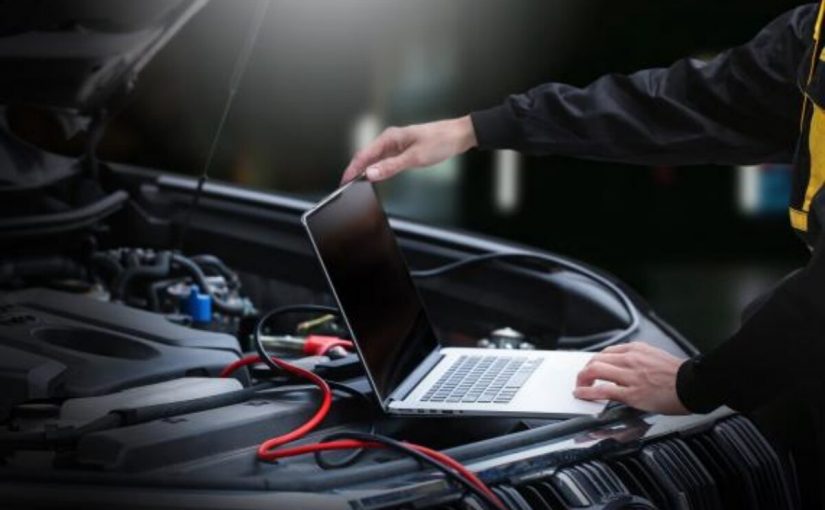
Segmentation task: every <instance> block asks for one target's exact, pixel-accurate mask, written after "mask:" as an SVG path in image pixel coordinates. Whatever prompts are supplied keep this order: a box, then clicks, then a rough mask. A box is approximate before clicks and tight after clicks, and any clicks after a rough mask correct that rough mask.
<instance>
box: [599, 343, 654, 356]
mask: <svg viewBox="0 0 825 510" xmlns="http://www.w3.org/2000/svg"><path fill="white" fill-rule="evenodd" d="M651 349H655V347H653V346H652V345H650V344H646V343H644V342H628V343H626V344H618V345H611V346H610V347H605V348H604V349H603V350H602V351H601V352H603V353H613V354H622V353H626V352H633V351H637V352H641V351H649V350H651Z"/></svg>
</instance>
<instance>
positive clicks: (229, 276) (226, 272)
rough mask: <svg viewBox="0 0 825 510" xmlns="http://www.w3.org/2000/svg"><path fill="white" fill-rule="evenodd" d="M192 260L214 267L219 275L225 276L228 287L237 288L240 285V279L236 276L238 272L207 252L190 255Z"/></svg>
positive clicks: (201, 264) (203, 265)
mask: <svg viewBox="0 0 825 510" xmlns="http://www.w3.org/2000/svg"><path fill="white" fill-rule="evenodd" d="M192 261H193V262H195V263H196V264H198V265H200V266H201V267H212V268H214V269H215V270H216V271H217V272H218V273H220V274H221V276H223V277H224V278H226V283H227V285H229V287H230V288H232V289H237V288H238V287H239V286H240V283H241V280H240V278H238V274H237V273H236V272H235V271H232V270H231V269H229V267H228V266H227V265H226V264H224V262H223V261H222V260H221V259H219V258H218V257H216V256H214V255H209V254H203V255H194V256H192Z"/></svg>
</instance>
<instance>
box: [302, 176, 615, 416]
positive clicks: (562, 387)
mask: <svg viewBox="0 0 825 510" xmlns="http://www.w3.org/2000/svg"><path fill="white" fill-rule="evenodd" d="M301 221H302V223H303V225H304V227H305V228H306V230H307V232H308V234H309V237H310V240H311V241H312V245H313V247H314V249H315V252H316V255H317V257H318V260H319V261H320V264H321V267H322V269H323V272H324V274H325V275H326V278H327V280H328V282H329V286H330V288H331V290H332V293H333V296H334V297H335V300H336V301H337V303H338V306H339V308H340V311H341V316H342V318H343V320H344V321H345V322H346V324H347V326H348V327H349V330H350V333H351V334H352V341H353V344H354V345H355V347H356V350H357V352H358V355H359V358H360V360H361V362H362V363H363V365H364V368H365V371H366V374H367V378H368V379H369V382H370V384H371V385H372V388H373V390H374V391H375V394H376V396H377V398H378V400H379V402H380V403H381V406H382V407H383V409H384V411H385V412H387V413H390V414H402V415H490V416H520V417H541V418H544V417H547V418H556V417H569V416H579V415H596V414H599V413H601V412H602V411H603V410H604V408H605V406H606V405H607V402H588V401H584V400H579V399H576V398H575V397H573V395H572V392H573V388H574V386H575V382H576V374H578V372H579V370H581V368H582V367H584V365H585V364H586V363H587V362H588V360H589V359H590V358H591V356H592V353H584V352H568V351H541V350H504V349H486V348H464V347H443V346H442V345H441V344H440V343H439V340H438V338H437V336H436V334H435V331H434V328H433V326H432V324H431V323H430V321H429V319H428V318H427V313H426V310H425V309H424V304H423V303H422V301H421V298H420V297H419V294H418V291H417V290H416V287H415V285H414V283H413V279H412V277H411V275H410V272H409V269H408V267H407V264H406V262H405V260H404V257H403V255H402V253H401V250H400V249H399V247H398V243H397V241H396V238H395V235H394V233H393V231H392V229H391V228H390V224H389V221H388V220H387V216H386V214H385V213H384V210H383V208H382V206H381V202H380V200H379V198H378V195H377V194H376V192H375V189H374V187H373V185H372V183H370V182H369V181H367V180H366V179H364V178H359V179H356V180H354V181H351V182H350V183H349V184H347V185H345V186H343V187H342V188H339V189H338V190H337V191H335V192H334V193H332V194H331V195H330V196H328V197H327V198H325V199H324V200H322V201H321V202H319V203H318V204H317V205H316V206H315V207H313V208H312V209H310V210H309V211H307V212H306V213H305V214H304V215H303V216H302V218H301Z"/></svg>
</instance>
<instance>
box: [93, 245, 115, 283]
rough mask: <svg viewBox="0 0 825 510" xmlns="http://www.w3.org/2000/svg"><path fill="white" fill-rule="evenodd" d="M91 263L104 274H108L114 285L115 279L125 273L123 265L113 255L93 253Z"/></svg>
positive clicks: (110, 281)
mask: <svg viewBox="0 0 825 510" xmlns="http://www.w3.org/2000/svg"><path fill="white" fill-rule="evenodd" d="M89 261H90V262H91V265H92V266H93V267H94V266H96V267H100V268H101V269H103V270H104V272H106V273H108V275H107V276H108V281H109V283H110V284H113V283H114V281H115V279H116V278H117V277H118V276H119V275H120V274H121V273H122V272H123V264H121V263H120V261H119V260H118V259H117V257H115V256H114V255H112V254H111V253H106V252H96V253H93V254H92V256H91V258H90V260H89Z"/></svg>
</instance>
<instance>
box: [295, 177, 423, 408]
mask: <svg viewBox="0 0 825 510" xmlns="http://www.w3.org/2000/svg"><path fill="white" fill-rule="evenodd" d="M302 221H303V223H304V226H305V227H306V229H307V232H308V233H309V237H310V239H311V241H312V244H313V247H314V248H315V252H316V254H317V255H318V259H319V261H320V262H321V266H322V268H323V270H324V273H325V275H326V277H327V280H328V281H329V285H330V287H331V288H332V292H333V295H334V296H335V299H336V300H337V301H338V306H339V307H340V309H341V313H342V315H343V317H344V320H345V321H346V323H347V326H348V327H349V329H350V332H351V333H352V337H353V338H352V339H353V342H354V344H355V346H356V348H357V349H358V354H359V356H360V357H361V360H362V362H363V363H364V367H365V368H366V371H367V376H368V377H369V379H370V382H371V383H372V386H373V389H374V390H375V392H376V394H377V396H378V399H379V401H380V402H381V403H382V404H385V403H386V400H387V398H388V397H389V396H390V395H391V394H392V393H393V391H394V390H395V389H396V388H398V386H399V385H400V384H401V383H402V382H403V381H404V380H405V379H406V378H407V377H409V376H410V374H412V373H413V371H415V369H416V368H417V367H418V366H419V365H421V364H422V362H424V360H425V359H427V358H428V357H429V356H430V355H431V354H432V353H433V351H436V350H437V349H438V348H439V345H438V340H437V339H436V336H435V333H434V331H433V329H432V326H431V324H430V321H429V319H428V317H427V314H426V312H425V310H424V306H423V304H422V302H421V298H420V297H419V295H418V292H417V290H416V288H415V286H414V284H413V281H412V278H411V277H410V272H409V269H408V268H407V264H406V261H405V260H404V257H403V255H402V254H401V250H400V249H399V247H398V243H397V242H396V239H395V235H394V234H393V231H392V229H391V228H390V225H389V222H388V220H387V216H386V214H385V213H384V210H383V208H382V207H381V202H380V201H379V199H378V195H377V194H376V192H375V189H374V188H373V185H372V184H371V183H370V182H368V181H366V180H365V179H362V178H359V179H356V180H355V181H353V182H351V183H350V184H348V185H347V186H344V187H343V188H341V189H339V190H338V191H336V192H335V193H333V194H332V195H330V196H329V197H327V198H326V199H324V200H323V201H321V202H320V203H319V204H318V205H316V206H315V207H314V208H313V209H311V210H310V211H308V212H307V213H306V214H304V216H303V218H302Z"/></svg>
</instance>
